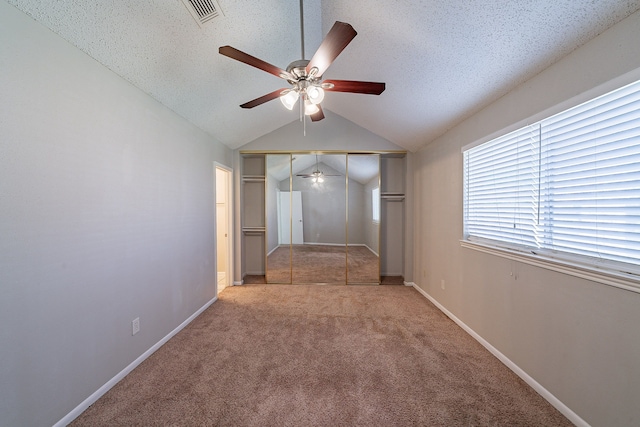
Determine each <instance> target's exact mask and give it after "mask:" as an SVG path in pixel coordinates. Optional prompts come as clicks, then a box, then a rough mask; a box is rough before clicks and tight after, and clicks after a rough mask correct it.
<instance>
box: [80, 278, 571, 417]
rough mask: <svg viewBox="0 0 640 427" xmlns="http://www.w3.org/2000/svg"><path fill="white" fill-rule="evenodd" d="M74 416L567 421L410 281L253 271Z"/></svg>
mask: <svg viewBox="0 0 640 427" xmlns="http://www.w3.org/2000/svg"><path fill="white" fill-rule="evenodd" d="M72 425H73V426H147V425H150V426H164V425H172V426H181V425H183V426H569V425H571V423H570V422H569V421H568V420H567V419H566V418H564V417H563V416H562V415H561V414H560V413H559V412H558V411H557V410H556V409H554V408H553V407H552V406H551V405H550V404H549V403H548V402H546V401H545V400H544V399H543V398H542V397H540V395H538V394H537V393H536V392H535V391H534V390H533V389H531V388H530V387H529V386H528V385H526V384H525V383H524V382H523V381H522V380H520V379H519V378H518V377H517V376H516V375H515V374H514V373H513V372H511V371H510V370H509V369H508V368H506V367H505V366H504V365H503V364H502V363H501V362H500V361H499V360H497V359H496V358H495V357H493V356H492V355H491V354H490V353H489V352H488V351H486V349H484V347H482V346H481V345H480V344H478V343H477V342H476V341H475V340H474V339H473V338H471V337H470V336H469V335H468V334H467V333H465V332H464V331H463V330H462V329H460V328H459V327H458V326H457V325H456V324H455V323H453V322H452V321H451V320H450V319H449V318H447V317H446V316H445V315H444V314H443V313H442V312H440V311H439V310H438V309H437V308H436V307H434V306H433V305H432V304H431V303H430V302H429V301H428V300H426V299H425V298H424V297H422V296H421V295H420V294H419V293H418V292H417V291H416V290H415V289H413V288H409V287H405V286H374V287H371V286H283V285H249V286H236V287H230V288H227V289H225V290H224V291H223V292H222V293H221V294H220V299H219V301H217V302H216V303H214V304H213V305H212V306H211V307H210V308H208V309H207V310H206V311H205V312H203V313H202V314H201V315H200V316H199V317H198V318H196V319H195V320H194V321H193V322H192V323H191V324H190V325H188V326H187V327H186V328H185V329H184V330H182V331H181V332H180V333H178V334H177V335H176V336H175V337H174V338H172V339H171V340H169V341H168V342H167V343H166V344H165V345H164V346H163V347H162V348H160V349H159V350H158V351H156V352H155V353H154V354H153V355H151V356H150V357H149V358H148V359H147V360H145V361H144V362H143V363H142V364H141V365H140V366H139V367H138V368H136V369H135V370H134V371H133V372H131V373H130V374H129V375H128V376H127V377H126V378H124V379H123V380H122V381H120V382H119V383H118V384H116V385H115V386H114V387H113V388H112V389H111V390H110V391H109V392H107V393H106V394H105V395H104V396H103V397H102V398H100V399H99V400H98V401H97V402H96V403H94V404H93V405H92V406H91V407H89V408H88V409H87V410H86V411H85V412H84V413H83V414H82V415H81V416H80V417H79V418H78V419H76V420H75V422H74V423H72Z"/></svg>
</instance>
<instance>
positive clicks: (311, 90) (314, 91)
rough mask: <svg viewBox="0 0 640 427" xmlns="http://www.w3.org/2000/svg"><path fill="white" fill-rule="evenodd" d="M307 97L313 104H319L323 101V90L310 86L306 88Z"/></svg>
mask: <svg viewBox="0 0 640 427" xmlns="http://www.w3.org/2000/svg"><path fill="white" fill-rule="evenodd" d="M307 96H308V97H309V101H311V102H312V103H313V104H320V103H321V102H322V100H323V99H324V89H322V88H321V87H320V86H316V85H311V86H309V87H308V88H307Z"/></svg>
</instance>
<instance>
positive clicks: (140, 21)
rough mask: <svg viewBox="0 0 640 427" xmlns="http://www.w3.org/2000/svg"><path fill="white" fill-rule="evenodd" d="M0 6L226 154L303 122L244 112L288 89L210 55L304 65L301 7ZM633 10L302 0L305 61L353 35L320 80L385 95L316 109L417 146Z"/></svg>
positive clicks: (69, 0)
mask: <svg viewBox="0 0 640 427" xmlns="http://www.w3.org/2000/svg"><path fill="white" fill-rule="evenodd" d="M6 1H8V3H10V4H13V5H15V6H17V7H18V8H19V9H21V10H23V11H24V12H26V13H27V14H29V15H30V16H32V17H33V18H34V19H36V20H37V21H40V22H41V23H42V24H44V25H45V26H47V27H49V28H50V29H51V30H52V31H53V32H55V33H57V34H59V35H60V36H62V37H63V38H65V39H66V40H68V41H69V42H70V43H72V44H73V45H75V46H77V47H78V48H80V49H82V50H83V51H85V52H86V53H87V54H89V55H90V56H92V57H93V58H95V59H96V60H97V61H99V62H101V63H102V64H104V65H105V66H107V67H108V68H110V69H111V70H113V71H114V72H115V73H117V74H119V75H120V76H122V77H124V78H125V79H127V80H128V81H130V82H131V83H132V84H134V85H135V86H137V87H138V88H140V89H141V90H143V91H145V92H146V93H148V94H149V95H151V96H152V97H154V98H156V99H157V100H158V101H160V102H161V103H163V104H164V105H166V106H167V107H169V108H171V109H172V110H174V111H175V112H176V113H178V114H179V115H181V116H183V117H185V118H186V119H187V120H189V121H190V122H192V123H193V124H195V125H196V126H198V127H199V128H201V129H203V130H204V131H206V132H207V133H209V134H210V135H212V136H213V137H214V138H216V139H217V140H219V141H220V142H222V143H224V144H226V145H227V146H229V147H230V148H238V147H240V146H242V145H244V144H246V143H248V142H250V141H252V140H254V139H256V138H258V137H260V136H262V135H264V134H267V133H269V132H272V131H274V130H275V129H277V128H279V127H281V126H284V125H286V124H288V123H290V122H292V121H294V120H298V112H297V111H296V110H295V109H294V111H288V110H286V109H285V108H284V107H283V106H282V104H281V103H280V102H278V101H277V100H275V101H270V102H268V103H266V104H263V105H261V106H258V107H256V108H253V109H241V108H240V107H239V105H240V104H242V103H244V102H247V101H249V100H252V99H254V98H257V97H259V96H262V95H264V94H267V93H269V92H271V91H274V90H276V89H278V88H282V87H286V86H287V83H286V82H285V81H284V80H281V79H279V78H277V77H275V76H273V75H271V74H268V73H265V72H263V71H261V70H258V69H256V68H253V67H250V66H248V65H245V64H243V63H240V62H238V61H234V60H232V59H230V58H227V57H225V56H222V55H220V54H218V48H219V47H220V46H224V45H231V46H233V47H235V48H237V49H239V50H242V51H244V52H246V53H249V54H251V55H253V56H256V57H258V58H260V59H262V60H264V61H266V62H268V63H271V64H273V65H276V66H278V67H280V68H286V67H287V65H288V64H289V63H290V62H292V61H295V60H298V59H301V34H300V3H299V0H262V1H253V0H251V1H250V0H217V3H218V5H219V6H220V8H221V10H222V13H223V15H222V16H219V17H217V18H215V19H212V20H211V21H210V23H208V24H205V25H203V26H202V27H200V26H199V25H198V24H197V23H196V21H195V20H194V18H193V17H192V16H191V14H190V12H189V11H188V10H187V8H186V7H185V5H184V4H183V2H182V0H95V1H85V0H6ZM639 9H640V0H598V1H593V0H539V1H532V0H518V1H516V0H484V1H481V0H475V1H474V0H470V1H462V0H459V1H452V0H423V1H411V2H408V1H407V2H377V1H373V0H349V1H344V0H304V30H305V32H304V40H305V56H306V59H310V57H311V56H312V55H313V53H314V52H315V50H316V49H317V48H318V46H319V45H320V43H321V41H322V39H323V37H324V35H325V34H326V33H327V32H328V31H329V29H330V28H331V26H332V25H333V24H334V22H335V21H342V22H348V23H350V24H351V25H352V26H353V27H354V28H355V30H356V31H357V32H358V35H357V36H356V37H355V39H354V40H353V41H352V42H351V43H350V44H349V45H348V46H347V47H346V49H345V50H344V51H343V52H342V53H341V54H340V56H339V57H338V58H337V60H336V61H335V62H334V63H333V64H332V65H331V67H330V68H329V69H328V71H327V72H326V73H325V75H324V77H325V78H331V79H347V80H366V81H379V82H385V83H386V90H385V92H384V93H382V95H380V96H372V95H360V94H347V93H337V92H331V93H328V94H327V95H326V97H325V100H324V102H323V104H322V105H323V107H324V109H325V110H330V111H332V112H334V113H337V114H339V115H341V116H343V117H345V118H346V119H348V120H350V121H352V122H354V123H356V124H357V125H359V126H362V127H363V128H365V129H367V130H369V131H371V132H373V133H375V134H377V135H380V136H381V137H383V138H386V139H388V140H389V141H391V142H393V143H395V144H397V145H399V146H402V147H404V148H406V149H408V150H410V151H415V150H416V149H418V148H419V147H420V146H422V145H423V144H425V143H428V142H430V141H432V140H434V139H435V138H437V137H438V136H440V135H442V134H443V133H444V132H446V131H447V130H448V129H450V128H451V127H453V126H455V125H456V124H457V123H459V122H461V121H462V120H464V119H465V118H467V117H469V116H470V115H472V114H473V113H474V112H476V111H478V110H480V109H482V108H483V107H484V106H486V105H488V104H489V103H491V102H492V101H494V100H496V99H498V98H499V97H501V96H502V95H504V94H506V93H507V92H509V91H510V90H512V89H513V88H515V87H516V86H517V85H519V84H521V83H523V82H524V81H526V80H528V79H529V78H531V77H533V76H534V75H536V74H537V73H539V72H541V71H542V70H544V69H545V68H547V67H548V66H549V65H551V64H553V63H554V62H556V61H558V60H559V59H560V58H562V57H563V56H565V55H567V54H568V53H570V52H571V51H572V50H574V49H576V48H577V47H579V46H580V45H582V44H584V43H586V42H587V41H589V40H590V39H592V38H594V37H595V36H597V35H598V34H600V33H601V32H603V31H604V30H606V29H607V28H609V27H610V26H612V25H614V24H615V23H617V22H619V21H620V20H622V19H624V18H625V17H627V16H628V15H630V14H632V13H633V12H635V11H637V10H639ZM325 120H329V118H327V119H325ZM307 126H313V123H308V124H307Z"/></svg>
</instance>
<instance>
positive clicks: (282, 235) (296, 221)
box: [278, 191, 304, 245]
mask: <svg viewBox="0 0 640 427" xmlns="http://www.w3.org/2000/svg"><path fill="white" fill-rule="evenodd" d="M278 197H279V201H278V203H279V205H280V208H279V210H278V228H279V233H278V236H279V241H278V244H280V245H288V244H294V245H301V244H302V243H304V239H303V234H302V230H303V226H304V223H303V220H302V193H301V192H300V191H293V192H288V191H281V192H280V193H278ZM290 215H291V216H290ZM289 218H291V220H289Z"/></svg>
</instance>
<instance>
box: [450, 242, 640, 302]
mask: <svg viewBox="0 0 640 427" xmlns="http://www.w3.org/2000/svg"><path fill="white" fill-rule="evenodd" d="M460 246H462V247H463V248H467V249H472V250H475V251H480V252H484V253H487V254H491V255H495V256H499V257H502V258H507V259H510V260H513V261H518V262H522V263H524V264H529V265H533V266H536V267H541V268H545V269H547V270H552V271H556V272H558V273H563V274H568V275H570V276H574V277H579V278H581V279H586V280H591V281H594V282H598V283H602V284H604V285H608V286H613V287H616V288H620V289H624V290H626V291H631V292H636V293H640V277H639V276H638V275H635V274H633V273H623V272H617V271H614V270H604V269H599V268H595V267H591V266H589V265H586V264H579V263H572V262H569V261H564V260H559V259H556V258H550V257H547V256H544V255H539V254H532V253H527V252H523V251H518V250H515V249H508V248H503V247H498V246H493V245H488V244H482V243H477V242H471V241H469V240H460Z"/></svg>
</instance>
